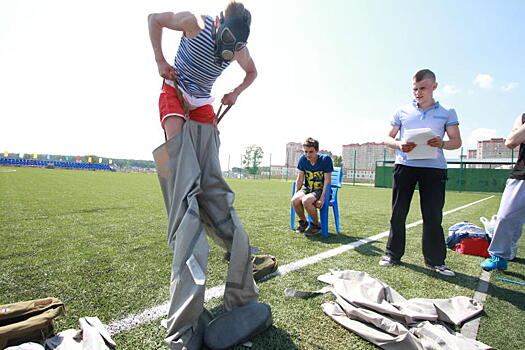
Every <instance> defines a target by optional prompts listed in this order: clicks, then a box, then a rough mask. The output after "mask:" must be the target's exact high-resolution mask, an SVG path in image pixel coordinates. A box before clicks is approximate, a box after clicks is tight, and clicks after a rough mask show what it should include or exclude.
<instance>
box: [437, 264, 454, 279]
mask: <svg viewBox="0 0 525 350" xmlns="http://www.w3.org/2000/svg"><path fill="white" fill-rule="evenodd" d="M432 268H433V269H435V270H436V272H437V273H440V274H442V275H443V276H449V277H454V276H456V274H455V273H454V271H452V270H451V269H449V268H448V267H447V265H436V266H432Z"/></svg>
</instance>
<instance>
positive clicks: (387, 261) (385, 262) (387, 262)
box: [379, 255, 399, 267]
mask: <svg viewBox="0 0 525 350" xmlns="http://www.w3.org/2000/svg"><path fill="white" fill-rule="evenodd" d="M397 264H399V261H397V260H395V259H394V258H392V257H391V256H388V255H385V256H383V257H382V258H381V260H379V266H385V267H388V266H394V265H397Z"/></svg>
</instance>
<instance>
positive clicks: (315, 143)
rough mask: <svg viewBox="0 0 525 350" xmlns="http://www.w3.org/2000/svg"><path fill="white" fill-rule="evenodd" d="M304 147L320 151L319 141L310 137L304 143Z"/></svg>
mask: <svg viewBox="0 0 525 350" xmlns="http://www.w3.org/2000/svg"><path fill="white" fill-rule="evenodd" d="M303 147H313V148H315V150H316V151H319V141H317V140H315V139H313V138H311V137H309V138H307V139H306V141H304V142H303Z"/></svg>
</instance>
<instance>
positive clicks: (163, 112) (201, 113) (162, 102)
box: [159, 83, 215, 128]
mask: <svg viewBox="0 0 525 350" xmlns="http://www.w3.org/2000/svg"><path fill="white" fill-rule="evenodd" d="M159 112H160V123H161V125H162V128H164V122H165V121H166V119H167V118H169V117H180V118H183V119H184V120H188V119H191V120H193V121H196V122H199V123H214V122H215V112H214V111H213V107H212V105H209V104H208V105H204V106H201V107H197V108H195V109H192V110H190V112H189V115H186V114H185V113H184V108H183V107H182V105H181V103H180V101H179V99H178V98H177V93H176V92H175V88H174V87H173V86H170V85H168V84H166V83H164V84H163V85H162V91H161V92H160V96H159Z"/></svg>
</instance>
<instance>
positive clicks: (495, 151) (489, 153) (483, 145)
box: [476, 138, 512, 159]
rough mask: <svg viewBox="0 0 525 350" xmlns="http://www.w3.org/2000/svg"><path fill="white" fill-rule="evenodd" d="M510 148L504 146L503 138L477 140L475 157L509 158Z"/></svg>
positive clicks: (510, 154)
mask: <svg viewBox="0 0 525 350" xmlns="http://www.w3.org/2000/svg"><path fill="white" fill-rule="evenodd" d="M511 157H512V150H510V149H508V148H507V147H506V146H505V139H504V138H496V139H495V138H492V139H490V140H482V141H478V147H477V150H476V158H477V159H498V158H511Z"/></svg>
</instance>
